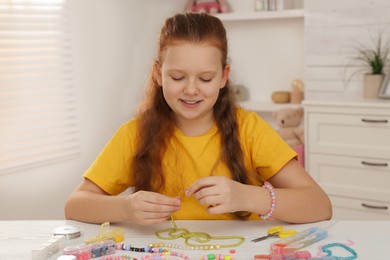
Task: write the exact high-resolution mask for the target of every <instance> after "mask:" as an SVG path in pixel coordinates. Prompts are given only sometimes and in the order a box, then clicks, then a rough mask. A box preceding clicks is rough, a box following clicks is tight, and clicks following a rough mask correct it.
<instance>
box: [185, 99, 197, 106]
mask: <svg viewBox="0 0 390 260" xmlns="http://www.w3.org/2000/svg"><path fill="white" fill-rule="evenodd" d="M180 101H181V102H183V103H184V104H187V105H196V104H198V103H200V102H201V101H202V100H184V99H180Z"/></svg>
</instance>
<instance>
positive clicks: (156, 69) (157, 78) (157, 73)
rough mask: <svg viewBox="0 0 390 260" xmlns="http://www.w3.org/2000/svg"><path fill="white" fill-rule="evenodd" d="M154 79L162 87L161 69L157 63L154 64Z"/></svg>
mask: <svg viewBox="0 0 390 260" xmlns="http://www.w3.org/2000/svg"><path fill="white" fill-rule="evenodd" d="M153 78H154V80H155V81H156V82H157V84H158V85H159V86H162V79H161V69H160V66H159V65H158V64H157V62H155V63H154V64H153Z"/></svg>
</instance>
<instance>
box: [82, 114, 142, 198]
mask: <svg viewBox="0 0 390 260" xmlns="http://www.w3.org/2000/svg"><path fill="white" fill-rule="evenodd" d="M134 141H135V121H130V122H128V123H126V124H124V125H122V126H121V127H120V128H119V129H118V130H117V131H116V133H115V134H114V135H113V136H112V137H111V139H110V140H109V142H108V143H107V144H106V145H105V147H104V148H103V150H102V151H101V152H100V153H99V155H98V156H97V158H96V159H95V161H94V162H93V163H92V165H91V166H90V167H89V168H88V169H87V170H86V172H85V173H84V175H83V176H84V177H85V178H87V179H89V180H91V181H92V182H94V183H95V184H96V185H98V186H99V187H100V188H102V189H103V190H104V191H106V192H107V193H109V194H111V195H117V194H119V193H121V192H123V191H125V190H126V189H127V188H128V187H130V186H132V178H131V173H130V169H131V163H132V157H133V154H134V147H135V144H134Z"/></svg>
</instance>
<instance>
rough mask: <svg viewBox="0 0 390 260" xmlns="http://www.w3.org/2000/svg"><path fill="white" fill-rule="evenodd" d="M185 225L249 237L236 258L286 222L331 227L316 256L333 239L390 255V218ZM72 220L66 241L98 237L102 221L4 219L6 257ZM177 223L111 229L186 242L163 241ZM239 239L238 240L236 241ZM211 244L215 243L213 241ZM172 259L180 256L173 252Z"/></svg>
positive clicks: (365, 255)
mask: <svg viewBox="0 0 390 260" xmlns="http://www.w3.org/2000/svg"><path fill="white" fill-rule="evenodd" d="M176 224H177V226H178V227H179V228H186V229H188V230H189V231H190V232H195V231H202V232H207V233H208V234H210V235H212V236H243V237H244V238H245V242H244V243H243V244H242V245H240V246H238V247H235V248H234V249H235V253H234V256H235V259H236V260H237V259H238V260H241V259H243V260H244V259H253V258H254V255H256V254H268V253H269V252H270V244H271V243H273V242H275V241H276V240H278V239H279V238H269V239H267V240H264V241H261V242H258V243H253V242H251V241H250V240H252V239H253V238H257V237H259V236H262V235H265V234H266V233H267V230H268V228H270V227H272V226H275V225H283V226H284V228H285V229H295V230H297V231H298V232H300V231H303V230H306V229H308V228H310V227H319V228H324V229H327V230H328V237H327V238H326V239H324V240H322V241H319V242H317V243H315V244H312V245H309V246H307V247H305V248H303V249H302V250H307V251H309V252H310V253H311V254H312V256H317V254H318V252H319V250H318V247H319V246H320V245H325V244H330V243H336V242H337V243H347V244H349V245H350V246H351V248H353V249H354V250H355V251H356V252H357V254H358V259H389V254H390V253H389V249H388V248H389V246H390V221H323V222H318V223H311V224H299V225H298V224H286V223H281V222H277V221H256V220H251V221H239V220H237V221H236V220H221V221H219V220H210V221H208V220H207V221H204V220H202V221H201V220H189V221H187V220H181V221H176ZM65 225H72V226H77V227H79V228H81V236H80V237H78V238H74V239H70V240H66V241H65V246H76V245H81V244H83V242H84V240H86V239H88V238H91V237H93V236H96V235H98V234H99V232H100V225H94V224H86V223H82V222H77V221H67V220H31V221H30V220H20V221H17V220H15V221H0V260H6V259H31V252H32V250H33V249H37V248H39V247H40V246H41V245H42V244H43V243H45V242H46V241H48V240H49V239H50V238H51V236H52V234H53V230H54V229H55V228H58V227H61V226H65ZM170 227H172V223H171V222H170V221H167V222H164V223H160V224H157V225H152V226H142V225H137V224H135V223H132V222H124V223H117V224H111V226H110V228H112V229H114V228H123V229H124V232H125V240H124V243H126V244H131V245H132V246H134V247H143V246H146V245H148V244H150V243H155V242H169V243H173V244H177V245H184V240H183V239H182V238H178V239H176V240H169V241H167V240H160V239H158V238H157V237H156V234H155V232H156V231H159V230H162V229H166V228H170ZM235 242H237V241H233V242H232V243H235ZM209 243H210V244H211V242H209ZM176 251H178V252H181V253H184V254H186V255H188V256H189V257H190V259H199V257H201V256H204V255H207V254H210V253H214V254H217V253H220V254H224V255H227V254H229V251H230V249H229V248H222V249H219V250H188V251H183V250H182V251H180V250H179V249H177V250H176ZM143 254H145V253H138V252H129V251H122V250H121V251H117V253H116V254H115V255H130V256H133V257H138V259H140V257H141V256H142V255H143ZM334 254H335V255H337V256H348V255H349V254H347V252H342V251H341V250H340V249H337V250H336V249H334ZM60 255H62V250H61V251H60V252H58V253H56V254H55V255H53V256H52V257H51V258H50V259H57V258H58V257H59V256H60ZM171 259H172V260H173V259H179V258H177V257H171Z"/></svg>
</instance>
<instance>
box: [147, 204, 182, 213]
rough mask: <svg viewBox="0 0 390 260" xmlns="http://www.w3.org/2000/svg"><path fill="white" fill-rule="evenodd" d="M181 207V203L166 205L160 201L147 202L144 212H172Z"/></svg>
mask: <svg viewBox="0 0 390 260" xmlns="http://www.w3.org/2000/svg"><path fill="white" fill-rule="evenodd" d="M179 209H180V205H178V206H177V205H164V204H159V203H150V202H147V203H145V206H144V209H143V211H144V212H150V213H170V214H171V213H172V212H175V211H177V210H179Z"/></svg>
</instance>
